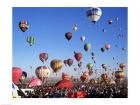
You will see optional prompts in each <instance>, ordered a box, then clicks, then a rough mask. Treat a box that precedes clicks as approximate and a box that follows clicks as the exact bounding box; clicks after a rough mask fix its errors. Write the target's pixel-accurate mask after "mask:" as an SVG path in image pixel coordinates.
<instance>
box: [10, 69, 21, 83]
mask: <svg viewBox="0 0 140 105" xmlns="http://www.w3.org/2000/svg"><path fill="white" fill-rule="evenodd" d="M21 75H22V70H21V69H20V68H19V67H13V68H12V81H13V83H14V84H16V83H17V82H18V81H19V79H20V77H21Z"/></svg>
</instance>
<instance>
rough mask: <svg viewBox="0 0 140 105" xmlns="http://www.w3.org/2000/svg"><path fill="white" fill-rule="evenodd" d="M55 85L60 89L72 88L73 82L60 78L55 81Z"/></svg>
mask: <svg viewBox="0 0 140 105" xmlns="http://www.w3.org/2000/svg"><path fill="white" fill-rule="evenodd" d="M55 86H56V87H57V88H60V89H64V88H68V89H72V88H73V87H74V84H73V82H72V81H71V80H61V81H59V82H57V83H56V85H55Z"/></svg>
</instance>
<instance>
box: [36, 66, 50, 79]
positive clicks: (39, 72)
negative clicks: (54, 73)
mask: <svg viewBox="0 0 140 105" xmlns="http://www.w3.org/2000/svg"><path fill="white" fill-rule="evenodd" d="M35 73H36V76H37V77H38V78H39V79H40V80H42V81H44V80H45V79H46V78H48V76H49V75H50V68H49V67H47V66H39V67H37V68H36V71H35Z"/></svg>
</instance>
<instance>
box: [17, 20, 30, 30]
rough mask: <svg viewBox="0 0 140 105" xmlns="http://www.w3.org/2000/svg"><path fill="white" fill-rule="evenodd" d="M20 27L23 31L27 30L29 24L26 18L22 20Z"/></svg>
mask: <svg viewBox="0 0 140 105" xmlns="http://www.w3.org/2000/svg"><path fill="white" fill-rule="evenodd" d="M19 28H20V29H21V31H22V32H25V31H26V30H27V29H28V28H29V24H28V22H27V21H26V20H22V21H20V22H19Z"/></svg>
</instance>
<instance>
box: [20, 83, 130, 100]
mask: <svg viewBox="0 0 140 105" xmlns="http://www.w3.org/2000/svg"><path fill="white" fill-rule="evenodd" d="M124 82H125V83H124ZM124 82H121V83H115V84H108V83H105V82H100V83H94V84H90V83H75V84H74V88H72V89H68V88H63V89H61V88H57V87H56V86H55V85H54V84H47V86H36V87H34V88H32V89H33V91H32V92H31V91H30V92H27V94H26V95H25V94H20V92H19V95H20V96H21V98H127V97H128V88H127V83H126V81H124Z"/></svg>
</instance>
